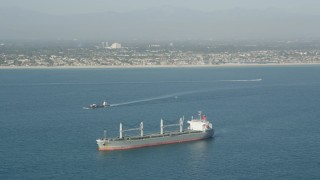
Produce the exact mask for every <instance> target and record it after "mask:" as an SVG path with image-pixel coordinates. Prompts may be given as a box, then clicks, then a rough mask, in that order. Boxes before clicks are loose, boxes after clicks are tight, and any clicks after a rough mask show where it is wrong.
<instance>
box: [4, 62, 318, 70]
mask: <svg viewBox="0 0 320 180" xmlns="http://www.w3.org/2000/svg"><path fill="white" fill-rule="evenodd" d="M308 65H310V66H313V65H320V63H282V64H278V63H268V64H258V63H256V64H236V63H228V64H219V65H144V66H143V65H136V66H135V65H132V66H0V69H148V68H216V67H275V66H308Z"/></svg>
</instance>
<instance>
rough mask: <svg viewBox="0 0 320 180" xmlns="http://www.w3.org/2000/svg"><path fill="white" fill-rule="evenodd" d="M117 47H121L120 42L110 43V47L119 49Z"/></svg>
mask: <svg viewBox="0 0 320 180" xmlns="http://www.w3.org/2000/svg"><path fill="white" fill-rule="evenodd" d="M119 48H121V44H120V43H112V45H111V49H119Z"/></svg>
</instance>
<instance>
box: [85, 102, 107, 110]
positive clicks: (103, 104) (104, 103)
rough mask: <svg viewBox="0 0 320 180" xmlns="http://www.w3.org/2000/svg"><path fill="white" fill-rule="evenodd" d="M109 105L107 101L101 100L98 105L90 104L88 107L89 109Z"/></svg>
mask: <svg viewBox="0 0 320 180" xmlns="http://www.w3.org/2000/svg"><path fill="white" fill-rule="evenodd" d="M109 106H110V105H109V104H108V103H107V101H103V103H102V104H100V105H98V104H90V105H89V106H88V108H90V109H95V108H106V107H109Z"/></svg>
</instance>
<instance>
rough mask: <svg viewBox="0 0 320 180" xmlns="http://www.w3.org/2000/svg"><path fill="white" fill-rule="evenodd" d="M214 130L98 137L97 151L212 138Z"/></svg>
mask: <svg viewBox="0 0 320 180" xmlns="http://www.w3.org/2000/svg"><path fill="white" fill-rule="evenodd" d="M213 134H214V130H213V129H211V130H207V131H205V132H200V131H198V132H192V131H190V132H189V133H188V132H187V133H186V132H184V133H168V134H164V135H163V136H160V137H159V135H158V136H157V137H152V136H151V138H141V139H138V140H130V139H129V140H115V141H106V140H104V139H98V140H97V144H98V150H99V151H114V150H128V149H136V148H143V147H152V146H160V145H166V144H176V143H185V142H191V141H198V140H204V139H209V138H212V137H213ZM146 137H147V136H146Z"/></svg>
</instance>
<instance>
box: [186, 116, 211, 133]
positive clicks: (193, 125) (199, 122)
mask: <svg viewBox="0 0 320 180" xmlns="http://www.w3.org/2000/svg"><path fill="white" fill-rule="evenodd" d="M188 123H189V127H188V129H189V130H195V131H206V130H207V129H212V124H211V123H210V122H209V121H207V117H206V116H203V115H202V114H201V111H200V112H199V119H193V118H192V119H191V120H190V121H188Z"/></svg>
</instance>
